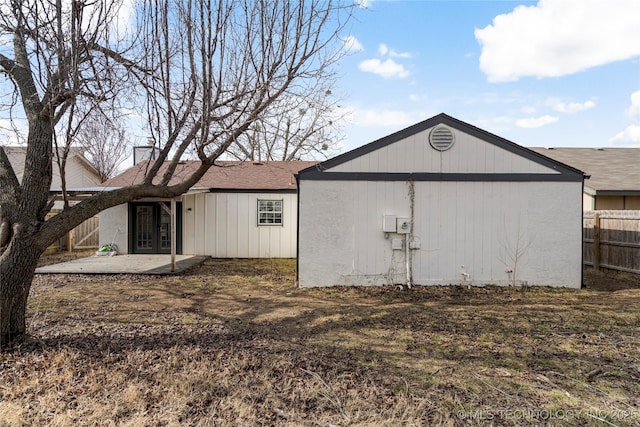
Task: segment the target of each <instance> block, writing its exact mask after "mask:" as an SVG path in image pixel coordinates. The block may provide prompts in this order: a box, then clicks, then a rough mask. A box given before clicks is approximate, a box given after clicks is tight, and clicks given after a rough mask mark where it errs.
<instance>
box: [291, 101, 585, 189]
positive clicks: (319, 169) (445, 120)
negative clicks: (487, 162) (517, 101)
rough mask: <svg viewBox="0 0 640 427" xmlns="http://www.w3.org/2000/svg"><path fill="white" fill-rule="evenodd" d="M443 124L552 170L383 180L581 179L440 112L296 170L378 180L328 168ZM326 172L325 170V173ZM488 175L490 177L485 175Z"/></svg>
mask: <svg viewBox="0 0 640 427" xmlns="http://www.w3.org/2000/svg"><path fill="white" fill-rule="evenodd" d="M441 124H444V125H446V126H449V127H451V128H454V129H457V130H459V131H461V132H463V133H466V134H468V135H471V136H474V137H476V138H478V139H480V140H482V141H484V142H486V143H488V144H491V145H494V146H496V147H498V148H500V149H502V150H506V151H508V152H510V153H512V154H515V155H517V156H520V157H523V158H525V159H527V160H530V161H531V162H534V163H537V164H539V165H541V166H544V167H546V168H549V169H551V170H553V171H555V173H552V174H547V175H548V176H544V174H533V175H529V174H519V173H512V174H504V173H502V174H501V173H496V174H482V173H479V174H471V173H466V174H464V175H465V176H464V177H463V176H461V175H462V174H459V173H438V172H436V173H433V172H431V173H421V172H425V171H419V170H416V171H412V172H411V173H404V174H400V173H395V174H389V173H387V174H385V175H384V178H385V179H400V180H406V179H421V180H435V181H439V180H452V181H455V180H460V179H473V180H484V179H490V180H499V179H504V178H505V177H506V176H507V175H511V176H510V177H509V178H510V179H511V180H515V181H526V180H529V179H532V177H534V178H535V179H538V180H542V179H547V180H551V181H583V179H584V173H583V172H582V171H581V170H579V169H578V168H577V167H576V166H574V165H571V166H570V165H568V164H565V163H563V162H560V161H558V160H556V159H553V158H551V157H547V156H544V155H543V154H540V153H538V152H535V151H532V150H530V149H528V148H525V147H523V146H521V145H518V144H516V143H514V142H511V141H509V140H507V139H504V138H502V137H500V136H497V135H494V134H492V133H490V132H487V131H485V130H483V129H480V128H478V127H475V126H473V125H471V124H469V123H465V122H463V121H461V120H458V119H456V118H454V117H451V116H449V115H447V114H444V113H440V114H438V115H436V116H433V117H431V118H430V119H427V120H424V121H422V122H420V123H417V124H415V125H413V126H410V127H408V128H406V129H403V130H401V131H399V132H396V133H393V134H391V135H388V136H386V137H384V138H381V139H378V140H376V141H373V142H371V143H369V144H366V145H363V146H361V147H359V148H356V149H354V150H351V151H349V152H346V153H344V154H341V155H339V156H336V157H333V158H331V159H329V160H326V161H324V162H322V163H319V164H317V165H315V166H313V167H309V168H307V169H305V170H302V171H300V178H301V179H344V178H347V175H349V176H350V177H352V178H355V179H378V178H379V177H380V176H379V174H375V173H356V174H345V173H341V172H335V171H331V169H332V168H335V167H336V166H339V165H342V164H344V163H346V162H350V161H352V160H354V159H356V158H358V157H361V156H365V155H366V154H369V153H371V152H374V151H376V150H380V149H383V148H385V147H387V146H388V145H391V144H394V143H396V142H399V141H402V140H406V139H408V138H409V137H411V136H413V135H416V134H418V133H421V132H424V131H426V130H427V129H430V128H433V127H435V126H437V125H441ZM425 144H429V142H427V141H425ZM325 171H326V172H325ZM489 175H490V176H489Z"/></svg>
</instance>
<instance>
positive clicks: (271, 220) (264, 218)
mask: <svg viewBox="0 0 640 427" xmlns="http://www.w3.org/2000/svg"><path fill="white" fill-rule="evenodd" d="M258 225H282V200H258Z"/></svg>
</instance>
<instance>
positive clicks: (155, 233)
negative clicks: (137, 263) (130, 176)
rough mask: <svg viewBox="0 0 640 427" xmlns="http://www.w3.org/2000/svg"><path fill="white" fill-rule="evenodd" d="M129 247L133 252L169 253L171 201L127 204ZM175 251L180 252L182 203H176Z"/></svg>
mask: <svg viewBox="0 0 640 427" xmlns="http://www.w3.org/2000/svg"><path fill="white" fill-rule="evenodd" d="M129 224H130V226H131V227H130V230H131V232H130V233H129V247H130V248H131V253H134V254H169V253H171V203H170V202H136V203H130V204H129ZM176 237H177V241H176V252H177V253H181V252H182V238H181V237H182V203H180V202H177V203H176Z"/></svg>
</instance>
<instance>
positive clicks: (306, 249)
mask: <svg viewBox="0 0 640 427" xmlns="http://www.w3.org/2000/svg"><path fill="white" fill-rule="evenodd" d="M409 186H410V184H409V183H407V182H404V181H395V182H385V181H314V180H309V181H307V180H302V181H301V182H300V197H301V199H300V218H301V224H300V231H299V233H300V235H299V242H300V247H299V250H300V254H299V272H298V274H299V281H300V286H303V287H310V286H330V285H354V284H355V285H381V284H395V283H405V282H406V264H405V261H406V257H405V250H404V249H402V250H392V249H391V244H392V240H393V239H394V238H400V239H404V237H405V236H404V235H399V234H396V233H389V236H388V237H389V238H387V239H385V233H383V231H382V218H383V215H385V214H393V215H397V216H399V217H401V216H405V217H410V216H411V202H410V197H409ZM414 190H415V197H414V209H413V211H414V218H413V233H412V235H411V236H410V239H411V240H412V241H414V242H416V244H418V245H419V249H413V250H411V255H410V258H411V270H412V279H413V283H415V284H424V285H429V284H455V283H472V284H509V283H511V276H510V275H509V274H508V273H507V272H506V270H512V269H513V262H512V261H511V260H509V259H508V255H506V254H505V248H506V247H507V245H511V246H515V245H516V244H517V242H518V236H519V237H520V246H521V247H526V249H524V250H523V251H522V255H521V256H520V257H519V259H518V265H517V270H516V279H517V282H518V283H520V284H521V283H524V282H526V283H528V284H530V285H548V286H566V287H574V288H579V287H580V285H581V275H582V272H581V265H582V262H581V260H582V229H581V227H582V222H581V214H582V213H581V209H580V207H581V202H582V185H581V183H579V182H424V181H422V182H415V183H414ZM403 245H404V242H403ZM403 247H404V246H403Z"/></svg>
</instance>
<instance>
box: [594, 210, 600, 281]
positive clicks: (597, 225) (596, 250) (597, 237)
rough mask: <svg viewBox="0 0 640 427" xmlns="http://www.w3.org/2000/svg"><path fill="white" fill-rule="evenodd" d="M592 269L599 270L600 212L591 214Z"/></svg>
mask: <svg viewBox="0 0 640 427" xmlns="http://www.w3.org/2000/svg"><path fill="white" fill-rule="evenodd" d="M593 269H594V270H596V271H598V270H600V214H598V213H597V212H594V214H593Z"/></svg>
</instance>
